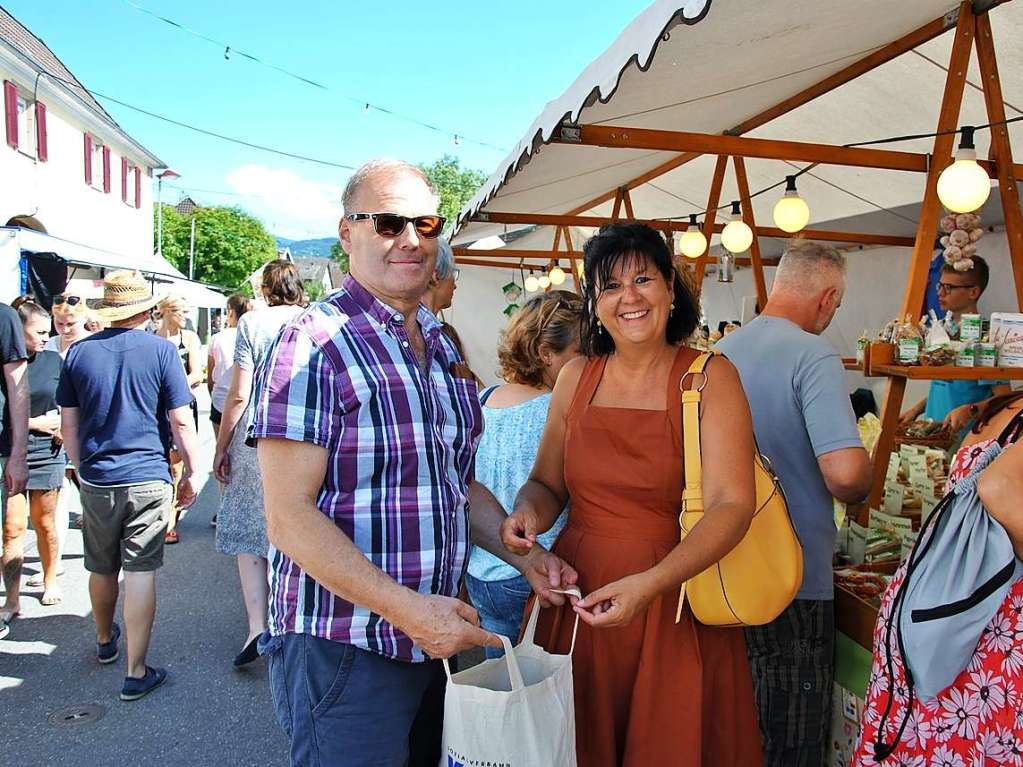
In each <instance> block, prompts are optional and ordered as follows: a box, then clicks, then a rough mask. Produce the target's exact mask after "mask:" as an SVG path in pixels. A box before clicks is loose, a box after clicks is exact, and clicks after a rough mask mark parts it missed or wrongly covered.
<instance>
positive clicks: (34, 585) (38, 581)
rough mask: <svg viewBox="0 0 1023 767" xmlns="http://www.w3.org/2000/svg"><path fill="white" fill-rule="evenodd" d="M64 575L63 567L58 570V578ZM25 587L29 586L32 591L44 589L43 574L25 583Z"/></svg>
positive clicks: (38, 574)
mask: <svg viewBox="0 0 1023 767" xmlns="http://www.w3.org/2000/svg"><path fill="white" fill-rule="evenodd" d="M63 574H64V565H61V566H60V569H59V570H57V577H58V578H59V577H60V576H62V575H63ZM25 585H26V586H28V587H29V588H30V589H41V588H42V587H43V585H44V584H43V574H42V573H36V574H35V575H33V576H30V577H29V578H28V579H27V580H26V581H25Z"/></svg>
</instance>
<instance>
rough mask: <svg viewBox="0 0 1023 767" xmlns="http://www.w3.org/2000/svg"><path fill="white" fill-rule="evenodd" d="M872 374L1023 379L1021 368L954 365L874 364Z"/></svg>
mask: <svg viewBox="0 0 1023 767" xmlns="http://www.w3.org/2000/svg"><path fill="white" fill-rule="evenodd" d="M871 372H872V373H873V374H874V375H882V376H893V377H896V378H908V379H910V380H912V381H935V380H938V381H1023V368H981V367H972V368H967V367H956V366H955V365H929V366H924V365H874V366H872V367H871Z"/></svg>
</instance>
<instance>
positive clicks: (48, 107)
mask: <svg viewBox="0 0 1023 767" xmlns="http://www.w3.org/2000/svg"><path fill="white" fill-rule="evenodd" d="M0 81H2V83H3V108H4V118H5V119H4V138H5V140H4V142H3V144H2V145H0V179H2V183H0V226H2V225H4V224H7V225H20V226H23V227H26V228H30V229H36V230H37V231H41V232H45V233H48V234H52V235H55V236H57V237H61V238H63V239H66V240H71V241H73V242H76V243H80V244H82V245H86V246H88V247H92V248H96V249H98V250H103V251H109V252H110V253H114V254H121V255H125V256H133V255H136V254H137V255H138V256H140V257H142V258H148V257H149V254H151V253H152V250H153V195H152V176H153V170H154V168H157V169H158V168H162V167H164V163H163V162H162V161H161V160H160V159H159V158H158V157H156V156H155V155H154V154H153V153H152V152H150V151H149V150H147V149H146V148H145V147H143V146H142V145H141V144H139V143H138V142H137V141H135V140H134V139H133V138H132V137H131V136H129V135H128V134H127V133H125V132H124V131H123V130H122V129H121V128H120V126H118V124H117V123H116V122H115V121H114V119H113V118H112V117H111V116H110V115H109V114H107V112H106V110H105V109H103V107H102V106H101V105H100V104H99V103H98V102H97V101H96V100H95V99H94V98H93V97H92V96H91V95H90V94H89V93H88V92H87V91H86V90H85V89H84V88H83V87H82V85H81V83H79V81H78V80H77V79H76V78H75V76H74V75H73V74H72V73H71V72H70V71H69V70H68V69H67V68H66V67H65V66H64V65H63V64H62V63H61V61H60V59H58V58H57V56H56V55H55V54H54V53H53V51H51V50H50V49H49V48H48V47H47V46H46V44H45V43H44V42H43V41H42V40H40V39H39V38H38V37H36V36H35V35H33V34H32V33H31V32H30V31H29V30H28V29H26V28H25V27H24V26H22V25H21V24H20V23H19V22H18V21H17V20H16V19H14V17H12V16H11V15H10V14H9V13H7V12H6V11H5V10H4V9H3V8H0Z"/></svg>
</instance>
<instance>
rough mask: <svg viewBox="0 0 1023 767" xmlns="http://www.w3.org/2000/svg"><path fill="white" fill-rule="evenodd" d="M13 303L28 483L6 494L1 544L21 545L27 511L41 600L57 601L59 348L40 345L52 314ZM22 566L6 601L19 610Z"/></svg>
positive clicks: (61, 464) (61, 458)
mask: <svg viewBox="0 0 1023 767" xmlns="http://www.w3.org/2000/svg"><path fill="white" fill-rule="evenodd" d="M12 306H14V308H15V309H16V310H17V312H18V315H19V316H20V317H21V322H22V325H23V326H24V329H25V350H26V351H27V352H28V355H29V356H28V387H29V397H30V403H29V418H28V485H27V487H26V490H25V492H24V493H19V494H18V495H12V496H10V497H9V498H8V500H7V510H6V511H7V513H6V515H5V520H4V548H5V549H6V548H7V547H8V546H12V547H13V548H14V550H16V551H17V550H21V549H22V547H23V540H24V534H25V528H26V525H27V522H28V517H29V516H30V515H31V518H32V529H33V530H35V531H36V540H37V546H38V548H39V559H40V560H41V561H42V565H43V596H42V599H41V600H40V601H41V602H42V603H43V604H44V605H55V604H59V603H60V601H61V600H62V598H63V594H62V593H61V590H60V586H58V585H57V566H58V564H59V562H58V543H57V527H56V524H55V522H54V515H55V511H56V509H57V502H58V500H59V499H60V487H61V484H62V482H63V480H64V468H65V466H66V464H67V458H66V455H65V453H64V445H63V442H62V440H61V435H60V413H59V412H58V411H57V381H58V380H59V379H60V367H61V364H62V362H63V360H62V359H61V356H60V354H58V353H57V352H52V351H46V350H45V349H44V347H45V346H46V342H47V340H48V339H49V337H50V315H49V314H48V313H47V311H46V310H45V309H44V308H43V307H41V306H40V305H39V304H37V303H35V301H33V300H32V299H31V298H25V297H23V298H21V299H18V300H17V301H15V302H14V303H13V304H12ZM20 581H21V579H20V572H19V574H18V576H15V577H14V578H12V579H11V581H10V582H8V583H7V605H6V608H9V609H11V610H12V611H13V613H15V614H16V613H17V612H18V597H19V595H20V587H21V582H20Z"/></svg>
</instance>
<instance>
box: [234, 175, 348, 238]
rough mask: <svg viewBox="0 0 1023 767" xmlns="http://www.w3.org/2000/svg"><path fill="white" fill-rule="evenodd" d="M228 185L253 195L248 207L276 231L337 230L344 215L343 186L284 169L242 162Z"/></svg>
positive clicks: (325, 234)
mask: <svg viewBox="0 0 1023 767" xmlns="http://www.w3.org/2000/svg"><path fill="white" fill-rule="evenodd" d="M226 181H227V184H228V185H229V186H230V187H231V189H233V190H234V191H236V192H238V193H239V194H244V195H252V197H251V198H250V199H249V200H246V203H245V207H248V208H252V209H253V210H254V212H258V213H260V214H262V217H264V218H265V219H267V223H268V224H270V225H271V229H272V230H273V232H274V234H282V235H286V233H287V232H288V231H290V232H293V233H298V232H300V231H302V232H309V231H322V232H323V233H324V234H322V235H319V236H329V235H330V233H331V232H332V231H336V228H337V220H338V218H339V217H340V215H341V191H342V190H341V187H339V186H336V185H334V184H327V183H322V182H319V181H310V180H308V179H304V178H302V177H301V176H299V175H298V174H297V173H294V172H292V171H290V170H286V169H284V168H268V167H266V166H264V165H255V164H249V165H243V166H241V167H240V168H237V169H236V170H233V171H231V172H230V173H229V174H228V175H227V178H226Z"/></svg>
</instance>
